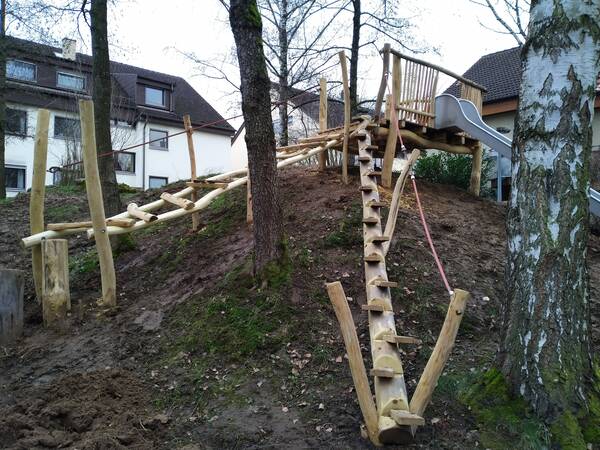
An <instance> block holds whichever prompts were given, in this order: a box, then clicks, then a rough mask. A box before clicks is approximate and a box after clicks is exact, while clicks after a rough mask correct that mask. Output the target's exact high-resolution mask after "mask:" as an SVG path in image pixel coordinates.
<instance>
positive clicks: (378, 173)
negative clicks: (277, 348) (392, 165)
mask: <svg viewBox="0 0 600 450" xmlns="http://www.w3.org/2000/svg"><path fill="white" fill-rule="evenodd" d="M367 176H368V177H380V176H381V170H370V171H368V172H367Z"/></svg>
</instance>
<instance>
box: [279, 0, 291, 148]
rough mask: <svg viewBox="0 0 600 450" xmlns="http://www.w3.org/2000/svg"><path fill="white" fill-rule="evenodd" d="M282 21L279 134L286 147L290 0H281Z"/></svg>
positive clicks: (280, 36)
mask: <svg viewBox="0 0 600 450" xmlns="http://www.w3.org/2000/svg"><path fill="white" fill-rule="evenodd" d="M280 8H281V21H280V23H279V30H278V33H279V50H280V53H279V80H278V81H279V122H280V124H281V134H280V135H279V145H280V146H282V147H284V146H286V145H288V143H289V131H288V104H287V100H288V97H289V90H288V76H289V69H288V46H289V42H288V34H287V32H288V30H287V27H288V23H287V21H288V1H287V0H281V5H280Z"/></svg>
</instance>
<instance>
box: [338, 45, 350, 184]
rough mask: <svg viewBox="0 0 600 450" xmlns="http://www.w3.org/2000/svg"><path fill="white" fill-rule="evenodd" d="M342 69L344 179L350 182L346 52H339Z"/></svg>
mask: <svg viewBox="0 0 600 450" xmlns="http://www.w3.org/2000/svg"><path fill="white" fill-rule="evenodd" d="M338 56H339V58H340V66H341V69H342V82H343V85H344V145H343V149H342V180H343V181H344V184H348V139H349V138H350V87H349V85H348V64H347V61H346V52H344V51H343V50H342V51H341V52H339V53H338Z"/></svg>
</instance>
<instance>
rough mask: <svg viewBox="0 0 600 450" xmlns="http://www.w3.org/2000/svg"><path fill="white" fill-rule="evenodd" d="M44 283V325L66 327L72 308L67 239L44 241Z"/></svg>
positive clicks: (58, 327)
mask: <svg viewBox="0 0 600 450" xmlns="http://www.w3.org/2000/svg"><path fill="white" fill-rule="evenodd" d="M42 258H43V261H44V283H43V288H44V289H43V293H44V294H43V295H42V311H43V317H44V325H45V326H46V327H48V328H57V329H64V328H65V325H66V323H65V322H66V319H67V311H69V310H70V309H71V294H70V292H69V244H68V242H67V240H66V239H47V240H45V241H43V242H42Z"/></svg>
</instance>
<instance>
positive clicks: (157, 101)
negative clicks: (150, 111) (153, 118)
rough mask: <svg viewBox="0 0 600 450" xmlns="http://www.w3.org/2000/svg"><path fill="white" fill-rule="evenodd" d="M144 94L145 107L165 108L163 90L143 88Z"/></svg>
mask: <svg viewBox="0 0 600 450" xmlns="http://www.w3.org/2000/svg"><path fill="white" fill-rule="evenodd" d="M144 92H145V98H146V105H151V106H159V107H161V108H164V107H165V106H166V104H165V90H164V89H158V88H153V87H150V86H146V87H145V88H144Z"/></svg>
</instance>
